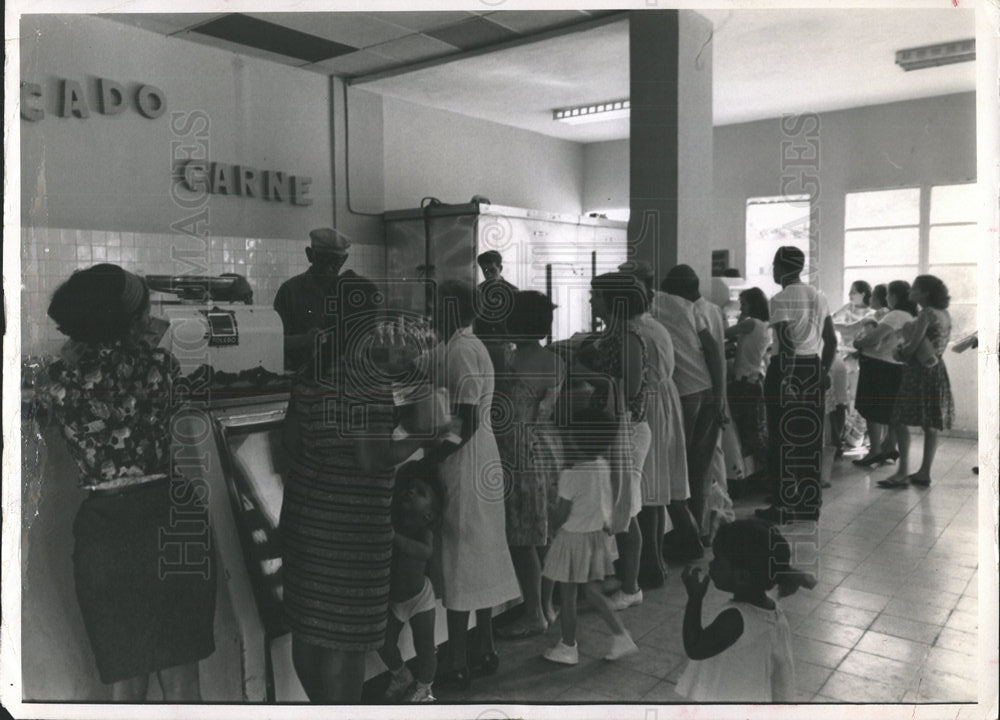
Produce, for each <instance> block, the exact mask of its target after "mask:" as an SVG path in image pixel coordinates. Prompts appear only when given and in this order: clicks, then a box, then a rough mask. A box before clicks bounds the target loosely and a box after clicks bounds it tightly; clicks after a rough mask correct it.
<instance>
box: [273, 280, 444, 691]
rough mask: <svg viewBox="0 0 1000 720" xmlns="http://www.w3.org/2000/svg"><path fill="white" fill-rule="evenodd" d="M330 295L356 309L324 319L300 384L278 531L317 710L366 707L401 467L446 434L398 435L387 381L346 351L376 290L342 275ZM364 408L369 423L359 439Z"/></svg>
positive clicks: (365, 323)
mask: <svg viewBox="0 0 1000 720" xmlns="http://www.w3.org/2000/svg"><path fill="white" fill-rule="evenodd" d="M330 291H331V292H333V293H337V294H339V295H340V296H341V297H344V298H350V299H351V301H350V302H349V303H345V304H344V305H342V306H339V307H338V308H337V312H336V313H335V314H330V315H325V316H324V317H326V319H327V322H329V326H328V327H327V328H325V330H326V331H327V332H328V333H329V334H330V335H331V336H332V342H331V343H330V345H329V349H330V350H331V355H330V356H329V357H320V356H319V354H316V355H310V360H309V362H308V363H307V364H305V365H303V366H301V367H300V368H299V370H298V371H297V373H296V374H295V376H294V378H293V382H292V396H291V399H290V401H289V408H288V414H287V416H286V419H285V436H284V437H285V446H286V448H285V449H286V452H287V454H288V458H289V469H288V471H287V472H286V473H285V492H284V500H283V502H282V506H281V516H280V519H279V530H280V533H281V542H282V576H283V585H284V611H285V619H286V622H287V623H288V626H289V628H290V629H291V633H292V662H293V664H294V667H295V672H296V674H297V675H298V678H299V680H300V682H301V683H302V687H303V689H304V690H305V691H306V695H307V696H308V697H309V700H311V701H312V702H316V703H343V704H350V703H358V702H360V700H361V689H362V685H363V683H364V675H365V653H366V652H368V651H370V650H378V649H379V648H381V647H382V646H383V644H384V642H385V638H386V623H387V616H388V607H389V599H390V598H389V590H390V578H391V576H390V568H391V561H392V556H393V530H392V515H391V509H392V498H393V472H394V469H395V466H396V465H398V464H399V463H402V462H403V461H404V460H406V459H407V458H408V457H410V456H411V455H412V454H413V453H414V452H416V451H417V450H419V449H422V448H426V449H430V447H431V446H432V445H433V444H434V443H436V442H439V441H440V439H441V437H443V434H444V430H443V429H442V431H441V432H440V433H438V434H436V435H434V436H433V437H425V438H419V437H415V436H408V437H406V438H403V439H398V440H394V439H393V438H392V431H393V405H392V392H391V389H390V387H389V384H388V380H387V379H385V377H383V376H382V374H380V373H379V372H377V369H376V368H375V366H373V365H372V363H371V362H369V359H368V358H366V357H364V356H357V355H358V354H357V353H355V352H353V351H352V352H349V351H348V349H349V348H352V347H360V345H359V344H358V343H355V342H353V340H354V339H355V337H357V336H354V335H349V331H348V329H350V333H358V334H359V336H363V335H364V334H367V333H371V332H373V331H374V329H375V326H376V323H377V313H378V311H379V310H380V300H379V298H380V295H381V293H380V292H379V290H378V288H377V287H376V286H375V284H374V283H372V282H371V281H369V280H367V279H365V278H362V277H360V276H353V277H350V276H341V277H340V278H338V279H336V280H335V281H334V283H333V284H332V285H331V286H330ZM360 407H363V408H364V410H365V423H364V426H363V427H362V428H360V429H359V430H356V431H352V429H353V428H356V420H355V418H356V415H357V412H356V411H357V409H358V408H360ZM345 558H349V559H350V561H349V562H345Z"/></svg>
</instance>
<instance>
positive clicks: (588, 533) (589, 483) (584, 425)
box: [542, 408, 639, 665]
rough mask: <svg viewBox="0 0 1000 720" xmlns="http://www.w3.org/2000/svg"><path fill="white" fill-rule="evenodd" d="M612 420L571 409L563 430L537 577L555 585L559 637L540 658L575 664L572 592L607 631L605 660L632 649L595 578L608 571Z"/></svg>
mask: <svg viewBox="0 0 1000 720" xmlns="http://www.w3.org/2000/svg"><path fill="white" fill-rule="evenodd" d="M616 428H617V426H616V424H615V422H614V421H613V420H612V419H611V418H610V417H609V416H608V415H607V414H606V413H604V412H603V411H601V410H597V409H590V408H588V409H584V410H580V411H579V412H577V413H575V414H574V415H573V418H572V426H571V427H570V428H566V429H565V430H567V432H565V438H564V441H563V442H564V451H565V453H566V462H567V464H568V465H569V467H567V468H566V469H565V470H563V471H562V472H561V473H559V502H558V505H557V506H556V511H555V516H554V523H555V525H556V526H557V527H558V532H557V534H556V536H555V539H554V540H553V541H552V544H551V545H550V546H549V551H548V554H547V555H546V556H545V567H544V568H543V569H542V576H543V577H546V578H549V579H550V580H554V581H556V582H558V583H559V596H560V598H561V599H562V613H561V615H560V624H561V629H562V638H561V639H560V640H559V642H558V643H556V645H555V646H554V647H552V648H549V649H548V650H546V651H545V652H544V653H542V657H543V658H545V659H546V660H551V661H552V662H557V663H562V664H564V665H576V664H577V663H578V662H580V656H579V651H578V649H577V646H576V596H577V590H578V589H579V587H580V586H583V592H584V596H585V597H586V598H587V600H589V601H590V603H591V604H592V605H593V606H594V607H595V608H597V611H598V612H599V613H600V614H601V618H602V619H603V620H604V622H606V623H607V624H608V627H609V628H610V629H611V632H612V638H611V651H610V652H609V653H608V654H607V655H605V656H604V659H605V660H617V659H618V658H621V657H625V656H626V655H631V654H632V653H635V652H638V650H639V648H638V646H636V644H635V642H633V641H632V636H631V635H629V633H628V630H626V629H625V626H624V625H622V621H621V618H619V616H618V613H617V612H616V611H615V610H614V609H613V608H612V607H611V604H610V603H609V601H608V599H607V598H606V597H604V595H603V594H602V593H601V581H603V580H604V578H605V577H606V576H608V575H611V574H612V573H613V572H614V566H613V565H612V561H611V553H610V549H609V543H610V542H611V535H610V529H611V507H612V501H611V468H610V466H609V465H608V461H607V458H606V457H605V456H606V454H607V452H608V449H609V447H610V446H611V443H612V441H613V439H614V436H615V432H616Z"/></svg>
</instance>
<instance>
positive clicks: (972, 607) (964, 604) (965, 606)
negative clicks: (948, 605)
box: [955, 596, 979, 615]
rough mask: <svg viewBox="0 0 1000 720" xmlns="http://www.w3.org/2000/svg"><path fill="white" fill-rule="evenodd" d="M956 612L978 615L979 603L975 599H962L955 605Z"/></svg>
mask: <svg viewBox="0 0 1000 720" xmlns="http://www.w3.org/2000/svg"><path fill="white" fill-rule="evenodd" d="M955 610H956V611H957V612H963V613H969V614H970V615H978V614H979V601H978V600H977V599H976V598H974V597H968V596H965V597H961V598H959V599H958V603H957V604H956V605H955Z"/></svg>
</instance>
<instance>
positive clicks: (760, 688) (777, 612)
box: [677, 601, 795, 703]
mask: <svg viewBox="0 0 1000 720" xmlns="http://www.w3.org/2000/svg"><path fill="white" fill-rule="evenodd" d="M728 608H736V609H737V610H738V611H739V613H740V615H741V616H742V617H743V634H742V635H740V637H739V639H738V640H737V641H736V642H735V643H734V644H733V645H732V646H731V647H728V648H726V649H725V650H723V651H722V652H721V653H719V654H718V655H715V656H714V657H710V658H708V659H707V660H691V661H690V662H689V663H688V666H687V668H686V669H685V670H684V674H683V675H681V679H680V680H678V681H677V693H678V694H679V695H681V696H683V697H686V698H689V699H690V700H694V701H695V702H727V701H728V702H765V703H769V702H784V703H788V702H794V701H795V667H794V663H793V660H792V631H791V629H790V628H789V627H788V620H787V618H786V617H785V613H784V612H782V610H781V608H780V607H779V606H778V605H777V604H775V608H774V610H765V609H764V608H761V607H757V606H756V605H751V604H749V603H744V602H736V601H730V602H728V603H727V604H726V605H724V606H723V610H725V609H728Z"/></svg>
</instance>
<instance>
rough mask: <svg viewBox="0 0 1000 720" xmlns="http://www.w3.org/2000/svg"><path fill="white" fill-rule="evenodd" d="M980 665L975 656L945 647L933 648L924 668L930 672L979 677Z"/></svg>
mask: <svg viewBox="0 0 1000 720" xmlns="http://www.w3.org/2000/svg"><path fill="white" fill-rule="evenodd" d="M978 665H979V663H978V661H977V660H976V657H975V655H972V654H965V653H960V652H955V651H954V650H949V649H947V648H943V647H935V648H931V651H930V652H929V653H928V654H927V660H926V661H925V662H924V667H925V668H926V669H928V670H933V671H935V672H942V673H950V674H952V675H958V676H978V674H979V673H978Z"/></svg>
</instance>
